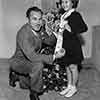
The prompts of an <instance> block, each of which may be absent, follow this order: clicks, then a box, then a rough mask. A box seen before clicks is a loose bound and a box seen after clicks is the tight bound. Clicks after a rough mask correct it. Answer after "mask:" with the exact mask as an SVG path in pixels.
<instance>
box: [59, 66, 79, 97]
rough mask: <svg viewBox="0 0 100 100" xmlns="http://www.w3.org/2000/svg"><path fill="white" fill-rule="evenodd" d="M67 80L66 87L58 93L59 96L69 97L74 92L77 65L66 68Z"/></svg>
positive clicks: (76, 79)
mask: <svg viewBox="0 0 100 100" xmlns="http://www.w3.org/2000/svg"><path fill="white" fill-rule="evenodd" d="M67 78H68V87H67V88H66V89H65V90H63V91H62V92H60V94H61V95H65V96H66V97H71V96H72V95H73V94H74V93H75V92H76V91H77V89H76V83H77V81H78V69H77V65H75V64H71V65H70V66H69V67H67Z"/></svg>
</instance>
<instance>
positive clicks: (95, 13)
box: [0, 0, 100, 58]
mask: <svg viewBox="0 0 100 100" xmlns="http://www.w3.org/2000/svg"><path fill="white" fill-rule="evenodd" d="M55 1H58V0H0V58H10V57H11V56H12V55H13V54H14V52H15V47H16V33H17V31H18V30H19V28H20V27H21V26H22V25H23V24H24V23H25V22H26V21H27V19H26V17H25V12H26V10H27V8H28V7H30V6H32V5H34V3H37V4H39V3H40V5H41V7H42V8H44V9H45V8H46V9H47V8H51V7H54V6H55ZM78 10H79V11H80V13H81V14H82V15H83V18H84V20H85V21H86V23H87V25H88V28H89V30H88V32H86V33H85V34H84V38H85V41H86V44H85V46H84V47H83V52H84V56H85V57H87V58H88V57H91V50H92V26H94V25H99V24H100V0H80V4H79V7H78Z"/></svg>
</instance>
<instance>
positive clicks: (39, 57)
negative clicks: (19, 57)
mask: <svg viewBox="0 0 100 100" xmlns="http://www.w3.org/2000/svg"><path fill="white" fill-rule="evenodd" d="M27 32H28V31H27V30H25V29H22V30H20V31H19V32H18V35H17V40H18V43H19V46H20V48H21V49H22V51H23V53H24V55H25V56H26V57H27V58H28V59H29V60H30V61H31V62H41V61H42V62H45V63H49V64H51V63H52V62H53V56H52V55H45V54H39V53H37V52H36V51H35V46H36V43H35V39H34V38H32V37H31V36H29V34H28V33H27ZM23 33H24V34H23Z"/></svg>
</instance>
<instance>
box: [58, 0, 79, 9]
mask: <svg viewBox="0 0 100 100" xmlns="http://www.w3.org/2000/svg"><path fill="white" fill-rule="evenodd" d="M71 2H72V3H73V6H72V8H77V6H78V3H79V0H71ZM59 3H60V5H61V3H62V0H59Z"/></svg>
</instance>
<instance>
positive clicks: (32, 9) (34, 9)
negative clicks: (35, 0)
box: [26, 6, 43, 18]
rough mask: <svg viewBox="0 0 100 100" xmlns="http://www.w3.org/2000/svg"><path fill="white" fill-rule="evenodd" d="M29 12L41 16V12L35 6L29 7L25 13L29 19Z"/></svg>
mask: <svg viewBox="0 0 100 100" xmlns="http://www.w3.org/2000/svg"><path fill="white" fill-rule="evenodd" d="M31 11H36V12H40V13H41V14H43V12H42V10H41V9H40V8H38V7H36V6H34V7H30V8H28V10H27V11H26V17H27V18H29V17H30V13H31Z"/></svg>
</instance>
